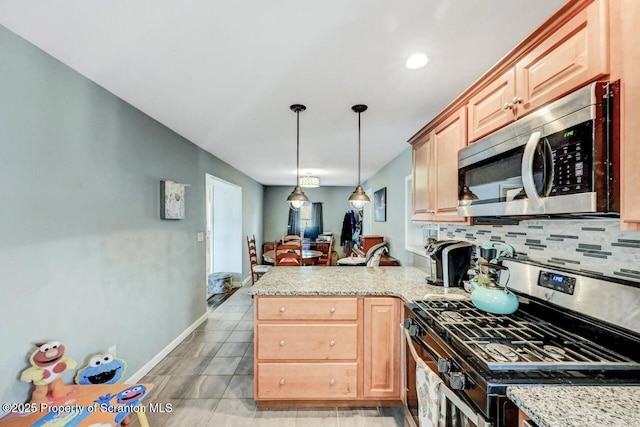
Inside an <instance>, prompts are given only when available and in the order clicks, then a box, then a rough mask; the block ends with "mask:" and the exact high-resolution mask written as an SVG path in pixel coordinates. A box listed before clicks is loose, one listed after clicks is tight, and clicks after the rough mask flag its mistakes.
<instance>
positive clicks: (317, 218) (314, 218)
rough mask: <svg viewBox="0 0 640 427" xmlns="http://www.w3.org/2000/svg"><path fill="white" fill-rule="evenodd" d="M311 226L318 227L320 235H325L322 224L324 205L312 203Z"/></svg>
mask: <svg viewBox="0 0 640 427" xmlns="http://www.w3.org/2000/svg"><path fill="white" fill-rule="evenodd" d="M311 225H313V226H314V227H318V233H323V232H324V229H323V224H322V203H316V202H314V203H312V205H311Z"/></svg>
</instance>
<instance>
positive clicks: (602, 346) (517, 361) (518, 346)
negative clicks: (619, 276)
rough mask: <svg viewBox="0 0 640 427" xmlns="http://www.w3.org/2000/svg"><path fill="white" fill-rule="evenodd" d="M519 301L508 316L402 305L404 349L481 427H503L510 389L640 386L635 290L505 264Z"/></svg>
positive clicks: (466, 304) (460, 306)
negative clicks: (431, 372) (435, 375)
mask: <svg viewBox="0 0 640 427" xmlns="http://www.w3.org/2000/svg"><path fill="white" fill-rule="evenodd" d="M503 264H504V265H506V266H508V267H509V269H510V271H511V278H510V283H512V284H513V285H510V286H509V288H510V289H512V290H513V291H515V292H516V293H517V294H518V295H519V297H520V308H519V309H518V311H516V312H515V313H514V314H511V315H494V314H488V313H485V312H483V311H480V310H479V309H477V308H476V307H474V306H473V304H472V303H471V302H470V301H457V300H448V299H446V298H435V299H430V300H424V301H416V302H414V303H407V304H406V320H405V328H406V336H407V340H406V341H407V345H408V346H409V345H410V346H412V347H413V350H415V353H416V354H417V355H418V356H419V357H420V358H421V359H423V360H424V361H425V362H427V365H428V366H429V367H431V368H432V370H434V371H436V372H438V373H439V376H440V378H441V379H442V380H443V381H444V386H445V387H446V391H447V394H448V396H449V398H450V400H452V401H453V402H454V403H456V406H458V408H459V409H460V410H461V411H462V412H463V413H465V414H466V415H467V416H469V417H470V420H471V421H472V422H473V423H474V424H476V425H479V426H483V427H484V426H494V427H501V426H510V425H515V422H516V420H517V408H515V406H514V405H513V404H512V403H511V402H510V401H509V400H508V399H507V398H506V388H507V387H508V386H516V385H518V386H523V385H525V386H526V385H540V384H545V385H593V386H598V385H631V384H634V385H635V384H640V287H639V284H637V283H632V282H627V281H623V280H616V279H612V278H605V277H597V276H592V275H587V274H580V273H576V272H574V271H569V270H562V269H558V268H557V267H549V266H543V265H539V264H534V263H528V262H521V261H514V260H504V261H503ZM411 353H412V352H411V351H407V352H406V354H407V369H406V378H405V382H406V388H407V392H406V397H407V413H408V414H411V416H408V421H409V423H411V422H412V421H411V419H412V418H413V422H414V423H416V424H417V416H416V413H417V409H418V408H417V406H418V405H417V395H416V390H415V361H414V360H413V358H412V356H411Z"/></svg>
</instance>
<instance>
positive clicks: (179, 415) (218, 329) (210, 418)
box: [131, 287, 403, 427]
mask: <svg viewBox="0 0 640 427" xmlns="http://www.w3.org/2000/svg"><path fill="white" fill-rule="evenodd" d="M249 289H250V288H249V287H243V288H240V289H239V290H238V291H237V292H235V293H234V294H233V295H232V296H231V297H229V298H228V299H227V300H225V301H224V302H222V304H220V305H219V306H217V307H215V308H212V309H210V312H209V315H208V319H207V320H206V321H205V322H204V323H203V324H202V325H200V326H199V327H198V329H196V330H195V331H194V332H193V333H192V334H191V335H189V336H188V337H187V338H186V339H185V340H184V341H183V342H182V343H181V344H180V345H178V346H177V347H176V348H175V349H174V350H173V351H172V352H171V353H170V354H169V355H168V356H167V357H166V358H164V359H163V360H162V361H161V362H160V363H159V364H158V365H157V366H156V367H154V368H153V369H152V370H151V372H149V374H148V375H147V376H146V377H144V378H143V379H142V380H141V382H143V383H153V384H155V389H154V391H153V393H152V394H151V396H150V400H148V401H147V402H146V403H149V402H155V403H163V404H165V403H170V404H171V406H172V411H171V412H167V413H148V414H147V416H148V418H149V424H150V425H151V426H152V427H164V426H167V427H173V426H212V427H213V426H215V427H222V426H234V427H235V426H256V425H257V426H273V427H280V426H284V427H287V426H288V427H294V426H304V427H312V426H323V427H331V426H365V425H366V426H367V427H378V426H379V427H400V426H402V425H403V412H402V410H401V408H326V409H296V408H292V409H258V408H256V402H255V401H254V400H253V299H252V298H251V296H250V295H249V294H248V291H249ZM133 418H134V419H133V420H132V421H133V422H132V424H131V425H135V426H137V425H138V423H137V421H136V420H135V417H133Z"/></svg>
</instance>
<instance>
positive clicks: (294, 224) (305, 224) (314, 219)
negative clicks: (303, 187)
mask: <svg viewBox="0 0 640 427" xmlns="http://www.w3.org/2000/svg"><path fill="white" fill-rule="evenodd" d="M322 227H323V224H322V203H305V204H304V205H303V206H302V207H301V208H300V210H298V211H294V210H292V209H290V210H289V221H288V222H287V234H295V235H300V234H301V233H302V232H304V231H305V230H308V231H309V233H310V236H309V238H312V239H314V238H315V237H317V235H318V234H320V233H322Z"/></svg>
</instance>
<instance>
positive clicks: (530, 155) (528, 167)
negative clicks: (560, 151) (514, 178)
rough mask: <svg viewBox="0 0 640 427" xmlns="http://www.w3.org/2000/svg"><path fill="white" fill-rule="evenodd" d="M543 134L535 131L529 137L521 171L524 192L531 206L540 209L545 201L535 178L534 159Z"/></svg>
mask: <svg viewBox="0 0 640 427" xmlns="http://www.w3.org/2000/svg"><path fill="white" fill-rule="evenodd" d="M541 135H542V134H541V133H540V132H534V133H532V134H531V136H530V137H529V141H527V145H525V147H524V154H523V155H522V167H521V171H520V174H521V175H522V186H523V187H524V192H525V193H527V198H528V204H529V207H530V208H532V209H535V210H539V211H542V207H543V202H542V199H541V198H540V196H538V192H537V191H536V184H535V181H534V179H533V159H534V157H535V155H536V148H537V147H538V143H539V142H540V137H541ZM545 160H546V159H545Z"/></svg>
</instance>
